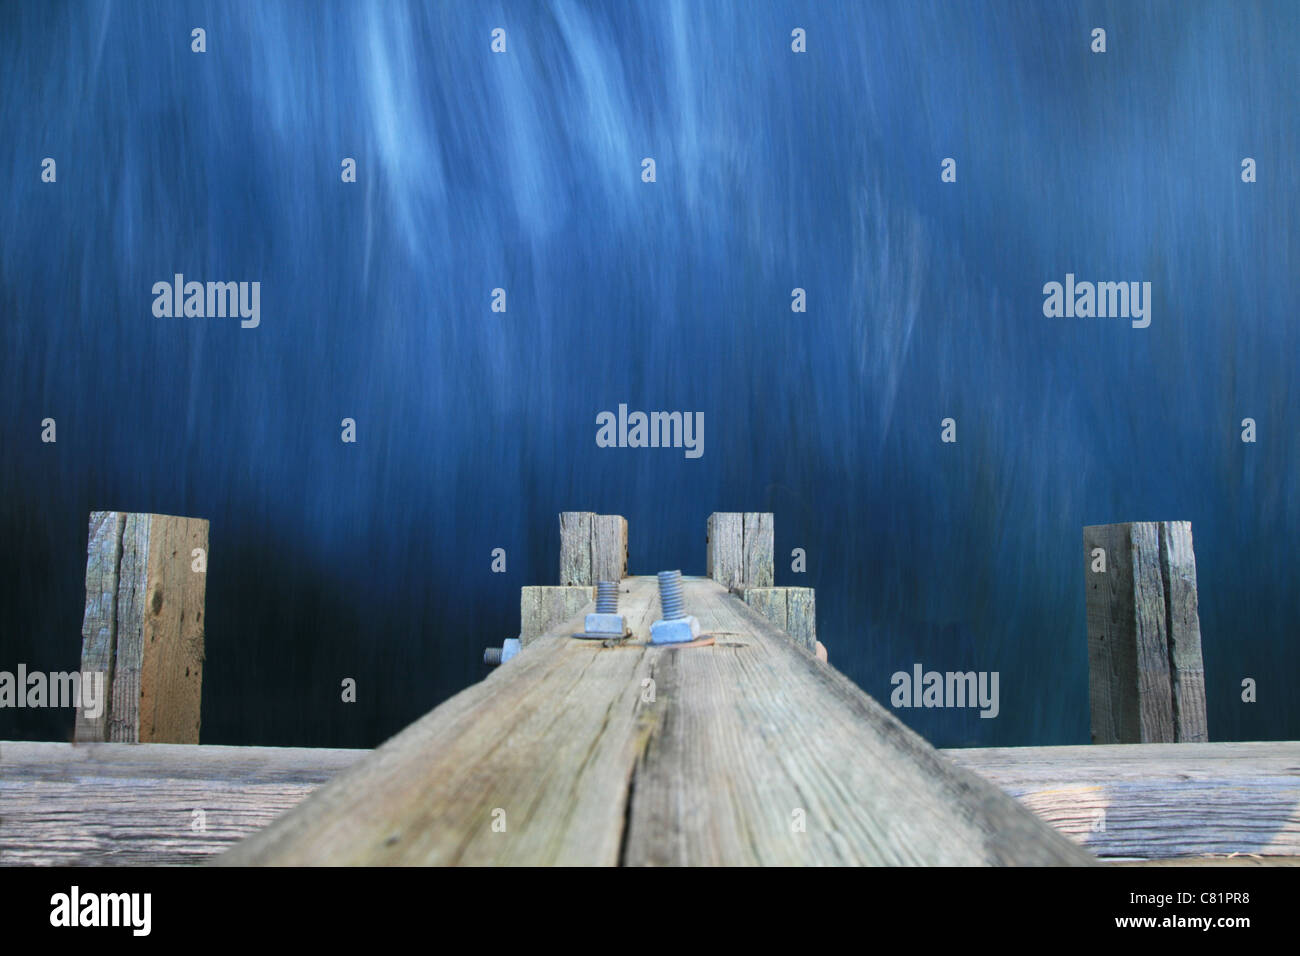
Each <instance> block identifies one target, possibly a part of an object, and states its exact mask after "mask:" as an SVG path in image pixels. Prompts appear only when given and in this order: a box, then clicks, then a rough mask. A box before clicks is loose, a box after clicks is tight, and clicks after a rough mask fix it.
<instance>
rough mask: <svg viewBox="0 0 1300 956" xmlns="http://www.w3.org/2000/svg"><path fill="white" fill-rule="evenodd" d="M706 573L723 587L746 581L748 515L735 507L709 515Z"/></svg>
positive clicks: (737, 585) (732, 586) (737, 584)
mask: <svg viewBox="0 0 1300 956" xmlns="http://www.w3.org/2000/svg"><path fill="white" fill-rule="evenodd" d="M705 543H706V547H705V576H706V577H709V578H711V579H713V580H714V581H717V582H718V583H719V584H721V585H722V586H723V587H724V588H734V587H739V586H740V585H742V584H744V583H745V516H744V515H743V514H741V513H740V512H734V511H715V512H713V514H711V515H709V520H708V525H707V531H706V542H705Z"/></svg>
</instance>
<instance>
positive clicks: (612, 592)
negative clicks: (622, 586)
mask: <svg viewBox="0 0 1300 956" xmlns="http://www.w3.org/2000/svg"><path fill="white" fill-rule="evenodd" d="M585 624H586V627H585V629H584V630H583V632H582V633H581V634H574V635H573V636H574V637H580V638H583V639H586V640H596V639H600V640H609V639H610V638H615V637H622V636H623V635H624V634H626V633H627V625H626V624H625V623H624V622H623V615H621V614H619V613H618V582H617V581H597V582H596V613H595V614H588V615H587V619H586V622H585Z"/></svg>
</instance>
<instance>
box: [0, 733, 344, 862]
mask: <svg viewBox="0 0 1300 956" xmlns="http://www.w3.org/2000/svg"><path fill="white" fill-rule="evenodd" d="M366 753H369V751H364V750H327V749H324V748H289V747H214V746H202V747H200V746H194V745H186V744H153V745H150V746H148V747H139V746H135V745H133V744H112V743H90V744H77V745H71V744H66V743H26V742H14V743H10V742H8V741H5V742H0V865H9V866H14V865H26V866H32V865H38V866H56V865H62V866H103V865H133V866H157V865H170V864H183V863H200V862H203V861H204V860H206V859H208V858H209V857H211V856H213V855H214V854H216V853H219V852H221V851H222V850H224V849H227V848H228V847H230V846H231V845H233V844H234V843H236V842H237V841H239V840H241V839H243V838H244V837H246V836H248V835H249V834H251V833H254V832H256V831H258V830H260V829H262V828H264V827H265V826H266V825H267V824H269V823H270V822H271V820H273V819H274V818H275V816H276V815H277V814H279V813H281V812H282V811H284V810H287V809H289V808H290V807H292V806H294V805H296V804H297V803H298V802H299V801H301V800H302V799H303V798H304V797H306V796H307V794H309V793H311V792H312V791H313V790H315V789H316V788H318V787H319V786H320V785H321V784H322V783H324V782H325V781H326V780H329V779H330V778H331V777H333V776H335V775H336V774H338V773H339V772H340V771H341V770H343V769H345V768H346V767H348V766H350V765H351V764H353V763H354V762H356V760H357V759H358V758H359V757H361V756H362V755H364V754H366ZM195 810H202V811H203V813H202V815H198V814H195V813H194V811H195Z"/></svg>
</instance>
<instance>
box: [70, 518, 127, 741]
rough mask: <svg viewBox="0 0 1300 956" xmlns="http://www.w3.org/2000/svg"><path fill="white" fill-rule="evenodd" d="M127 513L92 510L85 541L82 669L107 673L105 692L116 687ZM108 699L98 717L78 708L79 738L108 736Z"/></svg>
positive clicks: (77, 729) (105, 738) (78, 739)
mask: <svg viewBox="0 0 1300 956" xmlns="http://www.w3.org/2000/svg"><path fill="white" fill-rule="evenodd" d="M125 527H126V515H124V514H123V513H122V512H120V511H92V512H91V513H90V531H89V534H88V537H87V544H86V609H85V614H84V615H83V617H82V623H81V669H82V671H84V672H87V673H101V674H103V675H104V691H105V693H111V691H112V687H113V652H114V649H115V648H116V647H117V576H118V570H119V568H120V567H121V564H122V532H123V530H124V528H125ZM108 714H109V707H108V705H107V702H106V703H105V706H104V708H103V713H101V714H100V715H99V716H98V717H93V718H92V717H88V716H86V714H85V712H84V711H83V710H82V709H81V708H77V712H76V723H75V729H74V731H73V734H74V738H73V739H75V740H77V741H94V740H107V739H108Z"/></svg>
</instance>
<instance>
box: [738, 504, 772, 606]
mask: <svg viewBox="0 0 1300 956" xmlns="http://www.w3.org/2000/svg"><path fill="white" fill-rule="evenodd" d="M773 526H774V520H773V516H772V514H771V512H766V511H747V512H745V517H744V526H743V534H744V539H745V540H744V571H743V578H742V580H743V581H744V583H745V584H746V585H747V586H751V587H756V588H770V587H771V586H772V585H773V583H775V580H776V579H775V575H774V572H773V570H772V561H773V556H772V541H773Z"/></svg>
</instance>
